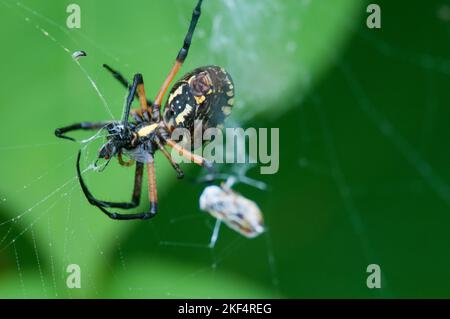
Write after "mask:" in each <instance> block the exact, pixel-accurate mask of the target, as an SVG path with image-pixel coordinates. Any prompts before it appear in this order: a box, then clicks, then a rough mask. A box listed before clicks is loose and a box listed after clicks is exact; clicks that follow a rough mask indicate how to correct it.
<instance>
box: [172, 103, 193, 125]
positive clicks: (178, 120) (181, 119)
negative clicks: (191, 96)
mask: <svg viewBox="0 0 450 319" xmlns="http://www.w3.org/2000/svg"><path fill="white" fill-rule="evenodd" d="M191 111H192V106H190V105H189V104H186V107H185V108H184V110H183V112H181V113H180V114H178V115H177V117H176V118H175V123H177V125H178V124H180V123H183V122H184V119H185V117H186V116H187V115H189V113H190V112H191Z"/></svg>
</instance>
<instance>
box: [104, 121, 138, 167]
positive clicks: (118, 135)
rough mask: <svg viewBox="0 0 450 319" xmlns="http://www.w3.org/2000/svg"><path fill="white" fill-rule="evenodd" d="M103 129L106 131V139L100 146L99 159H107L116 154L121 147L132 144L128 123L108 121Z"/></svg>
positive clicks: (127, 146)
mask: <svg viewBox="0 0 450 319" xmlns="http://www.w3.org/2000/svg"><path fill="white" fill-rule="evenodd" d="M105 129H106V130H107V131H108V136H107V141H106V143H105V144H103V146H102V147H101V148H100V151H99V153H98V158H99V159H105V160H109V159H111V158H112V157H114V156H115V155H117V154H118V153H119V152H120V151H121V150H122V148H129V147H131V146H132V140H133V132H132V129H131V128H130V126H129V125H124V124H123V123H110V124H108V125H107V126H106V127H105Z"/></svg>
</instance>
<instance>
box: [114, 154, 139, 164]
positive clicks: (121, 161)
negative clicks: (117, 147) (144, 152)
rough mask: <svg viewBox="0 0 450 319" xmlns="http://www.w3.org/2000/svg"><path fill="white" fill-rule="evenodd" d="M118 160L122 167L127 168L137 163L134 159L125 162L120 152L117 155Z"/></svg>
mask: <svg viewBox="0 0 450 319" xmlns="http://www.w3.org/2000/svg"><path fill="white" fill-rule="evenodd" d="M117 160H118V161H119V164H120V165H121V166H125V167H130V166H131V165H133V164H134V162H135V160H133V159H130V160H129V161H128V162H126V161H124V160H123V157H122V152H119V153H118V154H117Z"/></svg>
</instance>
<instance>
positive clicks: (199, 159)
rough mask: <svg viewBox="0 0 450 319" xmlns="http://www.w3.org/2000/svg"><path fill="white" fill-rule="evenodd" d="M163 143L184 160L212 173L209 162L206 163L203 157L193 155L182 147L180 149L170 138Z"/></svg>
mask: <svg viewBox="0 0 450 319" xmlns="http://www.w3.org/2000/svg"><path fill="white" fill-rule="evenodd" d="M164 142H165V143H166V144H167V145H168V146H169V147H171V148H172V149H173V150H175V151H176V152H178V153H180V154H181V155H182V156H184V157H185V158H187V159H189V160H190V161H192V162H194V163H195V164H197V165H200V166H203V167H204V168H206V169H208V170H210V171H212V169H213V166H212V163H211V162H210V161H208V160H207V159H205V158H204V157H202V156H200V155H197V154H194V153H192V152H191V151H189V150H187V149H185V148H184V147H181V146H180V145H178V143H177V142H175V141H174V140H172V139H170V138H164Z"/></svg>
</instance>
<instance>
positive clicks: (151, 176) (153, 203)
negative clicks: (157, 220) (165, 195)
mask: <svg viewBox="0 0 450 319" xmlns="http://www.w3.org/2000/svg"><path fill="white" fill-rule="evenodd" d="M147 175H148V196H149V199H150V214H151V216H150V217H153V216H154V215H156V212H157V210H158V192H157V189H156V174H155V162H150V163H147Z"/></svg>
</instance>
